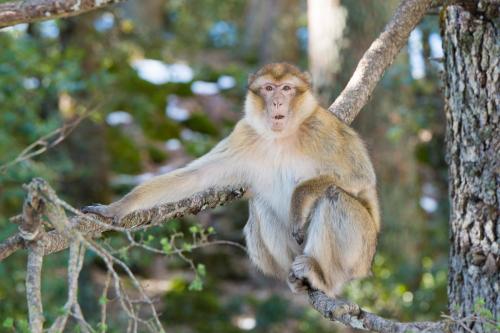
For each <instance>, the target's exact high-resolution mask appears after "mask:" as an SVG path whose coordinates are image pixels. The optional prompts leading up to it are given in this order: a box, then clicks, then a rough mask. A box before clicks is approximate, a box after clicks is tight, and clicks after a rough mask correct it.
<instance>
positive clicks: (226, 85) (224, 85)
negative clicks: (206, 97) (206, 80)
mask: <svg viewBox="0 0 500 333" xmlns="http://www.w3.org/2000/svg"><path fill="white" fill-rule="evenodd" d="M217 85H218V86H219V88H220V89H222V90H226V89H231V88H234V87H235V86H236V80H235V79H234V77H232V76H229V75H222V76H221V77H219V79H218V80H217Z"/></svg>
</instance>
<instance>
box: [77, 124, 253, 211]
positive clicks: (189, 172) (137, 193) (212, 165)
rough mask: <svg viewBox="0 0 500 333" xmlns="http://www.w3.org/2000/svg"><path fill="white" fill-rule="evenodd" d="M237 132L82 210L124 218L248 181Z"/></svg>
mask: <svg viewBox="0 0 500 333" xmlns="http://www.w3.org/2000/svg"><path fill="white" fill-rule="evenodd" d="M235 135H236V136H237V135H238V133H237V130H236V129H235V131H234V132H233V133H232V134H231V135H230V136H229V137H228V138H226V139H224V140H223V141H221V142H220V143H219V144H217V146H215V147H214V148H213V149H212V150H211V151H210V152H209V153H207V154H206V155H204V156H202V157H201V158H199V159H197V160H195V161H193V162H191V163H190V164H189V165H187V166H186V167H184V168H181V169H178V170H175V171H172V172H170V173H168V174H165V175H161V176H157V177H155V178H153V179H151V180H149V181H146V182H145V183H143V184H141V185H139V186H137V187H136V188H134V189H133V190H132V191H131V192H130V193H128V194H127V195H126V196H125V197H123V198H122V199H121V200H119V201H117V202H114V203H112V204H110V205H107V206H106V205H97V206H88V207H85V208H83V209H82V211H83V212H84V213H94V214H98V215H102V216H106V217H112V218H114V219H115V220H120V219H121V218H123V217H124V216H125V215H127V214H129V213H131V212H133V211H135V210H139V209H148V208H151V207H154V206H156V205H159V204H163V203H167V202H175V201H179V200H181V199H184V198H186V197H189V196H191V195H193V194H195V193H198V192H202V191H204V190H207V189H209V188H213V187H222V186H228V185H237V186H241V185H244V184H243V183H244V174H243V173H244V170H243V169H242V168H241V167H240V166H239V165H238V161H239V160H241V159H239V158H238V156H239V155H240V154H239V153H240V152H239V151H238V149H237V148H233V147H232V145H231V144H230V143H231V141H234V140H232V137H233V136H235Z"/></svg>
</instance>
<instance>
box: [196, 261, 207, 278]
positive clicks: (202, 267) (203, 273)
mask: <svg viewBox="0 0 500 333" xmlns="http://www.w3.org/2000/svg"><path fill="white" fill-rule="evenodd" d="M196 273H197V274H198V275H199V276H200V277H205V276H206V275H207V269H206V268H205V265H203V264H198V266H197V267H196Z"/></svg>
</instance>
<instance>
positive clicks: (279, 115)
mask: <svg viewBox="0 0 500 333" xmlns="http://www.w3.org/2000/svg"><path fill="white" fill-rule="evenodd" d="M258 93H259V95H260V96H261V97H262V99H263V100H264V109H265V117H266V118H267V122H268V125H269V128H270V129H271V130H272V131H273V132H281V131H283V130H284V129H285V128H286V125H287V123H288V121H289V120H290V117H291V116H292V110H291V107H292V101H293V99H294V98H295V96H296V95H297V88H296V87H295V85H294V84H293V83H292V82H287V81H284V82H279V83H278V82H275V81H266V82H263V84H262V86H261V87H260V88H259V92H258Z"/></svg>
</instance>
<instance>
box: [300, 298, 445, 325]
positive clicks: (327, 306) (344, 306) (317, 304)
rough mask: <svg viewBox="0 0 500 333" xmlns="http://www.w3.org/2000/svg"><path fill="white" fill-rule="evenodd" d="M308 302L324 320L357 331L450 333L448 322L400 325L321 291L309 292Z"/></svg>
mask: <svg viewBox="0 0 500 333" xmlns="http://www.w3.org/2000/svg"><path fill="white" fill-rule="evenodd" d="M309 302H310V303H311V305H312V306H313V307H314V308H315V309H316V310H317V311H318V312H319V313H321V314H322V315H323V316H324V317H325V318H327V319H329V320H332V321H338V322H341V323H342V324H344V325H346V326H350V327H353V328H357V329H362V330H367V331H374V332H384V333H400V332H401V333H402V332H426V333H444V332H451V331H452V321H450V320H442V321H436V322H410V323H401V322H397V321H394V320H390V319H385V318H382V317H379V316H377V315H376V314H373V313H371V312H367V311H364V310H362V309H361V308H360V307H359V305H357V304H354V303H349V302H345V301H342V300H339V299H333V298H329V297H328V296H326V295H325V294H324V293H323V292H321V291H309Z"/></svg>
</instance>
